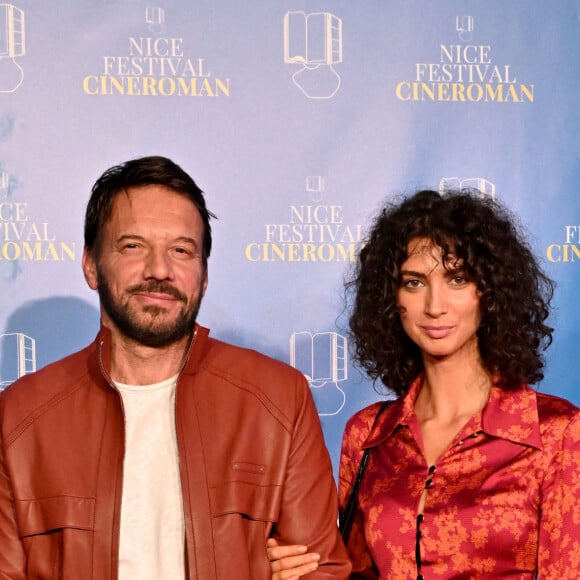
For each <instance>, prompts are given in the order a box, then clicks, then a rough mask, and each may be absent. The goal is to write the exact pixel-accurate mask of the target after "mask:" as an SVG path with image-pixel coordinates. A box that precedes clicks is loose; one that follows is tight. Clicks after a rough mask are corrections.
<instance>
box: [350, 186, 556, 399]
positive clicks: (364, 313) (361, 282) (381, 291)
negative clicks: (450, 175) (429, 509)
mask: <svg viewBox="0 0 580 580" xmlns="http://www.w3.org/2000/svg"><path fill="white" fill-rule="evenodd" d="M419 237H420V238H427V239H429V240H430V241H431V242H432V243H433V244H434V245H435V246H436V247H439V248H441V251H442V261H443V264H444V265H445V267H446V268H449V269H453V264H455V263H456V261H457V260H461V261H462V263H463V266H462V267H463V272H464V274H465V276H466V277H467V279H468V280H471V281H473V282H474V283H475V284H476V286H477V288H478V290H479V292H480V294H481V297H480V304H479V306H480V310H481V323H480V326H479V329H478V330H477V337H478V345H479V352H480V355H481V358H482V362H483V365H484V366H485V368H486V370H487V371H488V372H490V373H491V374H493V375H496V376H498V377H499V378H500V380H501V386H502V387H503V388H505V389H509V388H514V387H515V386H517V385H518V384H520V383H536V382H538V381H540V380H541V379H542V378H543V372H542V369H543V367H544V360H543V356H542V354H541V353H542V351H543V350H545V349H546V348H547V347H548V346H549V345H550V343H551V342H552V331H553V329H552V328H551V327H550V326H547V325H546V319H547V318H548V314H549V309H550V301H551V299H552V296H553V293H554V283H553V282H552V280H550V278H548V276H546V274H545V273H544V272H543V271H542V269H541V267H540V265H539V264H538V261H537V260H536V258H535V257H534V255H533V253H532V252H531V250H530V249H529V247H528V245H527V243H526V241H525V240H524V237H523V236H522V234H521V233H520V232H519V231H518V226H517V225H516V220H515V219H513V218H512V217H511V215H510V213H509V212H508V210H507V209H506V208H505V207H503V206H502V205H500V204H499V203H498V202H496V201H494V200H492V199H491V198H490V197H489V196H487V197H482V196H481V194H480V193H479V192H475V191H466V190H461V191H449V192H445V194H443V195H441V194H439V193H437V192H435V191H429V190H424V191H419V192H417V193H415V194H414V195H412V196H410V197H408V198H406V199H404V200H403V201H402V202H400V203H389V204H388V205H387V206H386V207H385V208H383V209H382V211H381V212H380V213H379V215H378V216H377V217H376V218H375V220H374V222H373V224H372V228H371V231H370V234H369V235H368V238H367V239H366V241H365V245H364V246H363V248H362V250H361V252H360V254H359V258H358V261H357V263H356V264H355V267H354V272H353V275H352V277H351V279H350V280H349V281H347V284H346V291H347V295H350V296H351V297H352V299H353V310H352V313H351V316H350V333H351V339H352V341H353V343H354V359H355V361H356V362H357V363H359V364H360V366H361V367H362V368H363V369H364V370H365V371H366V372H367V374H368V375H369V377H370V378H371V379H373V381H374V382H375V383H376V381H377V380H380V381H381V382H382V383H383V384H384V385H385V386H386V387H387V388H388V389H390V390H392V391H393V392H394V393H396V394H397V395H402V394H404V393H406V391H407V390H408V388H409V385H410V383H411V382H412V381H413V379H415V378H416V377H417V376H418V375H419V374H420V373H421V372H422V371H423V360H422V357H421V352H420V350H419V348H418V347H417V346H416V345H415V343H413V342H412V341H411V340H410V339H409V337H408V336H407V334H406V333H405V331H404V330H403V326H402V324H401V321H400V318H399V310H398V305H397V291H398V290H399V288H400V285H401V282H402V280H401V271H400V268H401V265H402V264H403V262H404V261H405V260H406V259H407V257H408V256H407V245H408V243H409V241H410V240H412V239H413V238H419Z"/></svg>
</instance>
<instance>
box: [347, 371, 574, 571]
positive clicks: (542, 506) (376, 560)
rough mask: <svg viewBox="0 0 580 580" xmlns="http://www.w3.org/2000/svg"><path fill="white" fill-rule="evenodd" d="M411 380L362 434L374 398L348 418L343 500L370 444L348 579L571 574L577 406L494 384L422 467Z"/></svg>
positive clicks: (350, 544) (374, 407)
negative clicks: (471, 414)
mask: <svg viewBox="0 0 580 580" xmlns="http://www.w3.org/2000/svg"><path fill="white" fill-rule="evenodd" d="M419 386H420V383H419V381H416V382H415V383H414V384H413V385H412V386H411V388H410V390H409V392H408V393H407V395H405V396H404V397H403V398H401V399H399V400H398V401H395V402H394V403H393V404H391V405H390V406H388V407H387V409H386V410H385V411H384V412H383V413H382V415H381V416H380V417H379V419H378V421H377V423H376V425H375V427H374V428H373V429H372V433H369V431H370V430H371V427H372V424H373V421H374V419H375V415H376V414H377V411H378V409H379V407H380V403H375V404H374V405H371V406H370V407H367V408H366V409H363V410H362V411H359V412H358V413H357V414H355V415H354V416H353V417H352V418H351V419H350V420H349V421H348V423H347V425H346V429H345V433H344V438H343V444H342V454H341V461H340V476H339V498H340V505H341V508H344V506H345V504H346V501H347V496H348V493H349V490H350V488H351V486H352V483H353V481H354V479H355V477H356V472H357V470H358V465H359V463H360V459H361V457H362V453H363V449H364V448H367V447H370V448H372V452H371V456H370V460H369V463H368V466H367V470H366V473H365V476H364V478H363V481H362V484H361V487H360V492H359V511H358V512H357V514H356V516H355V521H354V524H353V528H352V532H351V536H350V540H349V542H348V551H349V554H350V557H351V560H352V562H353V575H352V576H351V578H375V579H376V578H381V579H383V580H385V579H396V580H404V579H411V578H412V579H415V578H419V579H421V578H424V579H425V580H432V579H445V580H449V579H465V580H467V579H470V578H474V579H475V578H477V579H486V578H509V579H516V578H519V579H532V578H536V574H538V577H539V578H540V579H541V580H552V579H559V580H560V579H562V580H569V579H572V578H580V410H579V409H578V408H576V407H575V406H574V405H572V404H571V403H569V402H568V401H566V400H564V399H560V398H558V397H553V396H550V395H545V394H540V393H537V392H536V391H534V390H532V389H531V388H529V387H527V386H521V387H520V388H519V389H517V390H514V391H504V390H502V389H500V388H498V387H493V388H492V390H491V394H490V398H489V401H488V403H487V405H486V406H485V408H484V409H483V411H481V412H480V413H478V414H476V415H475V416H474V417H472V419H471V420H470V421H469V422H468V423H467V424H466V425H465V427H464V428H463V429H462V430H461V432H460V433H459V434H458V435H457V437H456V438H455V440H454V441H453V442H452V444H451V445H450V446H449V448H448V449H447V450H446V451H445V452H444V453H443V454H442V455H441V456H440V457H439V459H438V460H437V463H436V464H435V465H427V463H426V462H425V459H424V456H423V453H422V440H421V433H420V429H419V424H418V421H417V417H416V415H415V412H414V410H413V405H414V401H415V398H416V396H417V394H418V391H419ZM425 490H426V491H425ZM424 492H425V493H426V501H425V505H424V510H423V514H422V515H418V513H417V508H418V504H419V500H420V498H421V495H422V494H423V493H424Z"/></svg>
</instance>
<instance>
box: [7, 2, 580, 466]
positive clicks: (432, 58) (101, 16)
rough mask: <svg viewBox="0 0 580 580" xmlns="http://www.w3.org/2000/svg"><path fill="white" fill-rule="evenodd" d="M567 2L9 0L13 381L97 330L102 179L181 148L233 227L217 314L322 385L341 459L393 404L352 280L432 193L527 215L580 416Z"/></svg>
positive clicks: (205, 313) (231, 336) (324, 412)
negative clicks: (368, 254) (346, 437)
mask: <svg viewBox="0 0 580 580" xmlns="http://www.w3.org/2000/svg"><path fill="white" fill-rule="evenodd" d="M556 4H557V5H556ZM556 4H555V3H554V2H553V0H532V1H525V2H524V1H522V0H487V1H486V2H473V1H470V0H440V1H438V2H433V1H432V0H405V1H404V2H403V1H395V0H374V1H373V0H360V1H357V2H352V0H246V1H243V0H152V1H151V2H149V1H142V0H74V1H71V0H50V1H44V0H15V1H14V2H1V3H0V292H1V294H0V296H1V306H0V381H1V385H0V388H5V387H6V386H7V385H9V384H10V383H12V382H13V381H14V380H16V379H17V378H18V377H19V376H22V375H23V374H26V373H30V372H33V371H34V370H35V369H39V368H41V367H42V366H44V365H46V364H48V363H50V362H52V361H54V360H56V359H58V358H60V357H62V356H64V355H66V354H68V353H70V352H73V351H75V350H78V349H80V348H81V347H83V346H84V345H86V344H87V343H88V342H90V341H91V340H92V339H93V337H94V335H95V333H96V331H97V327H98V318H99V315H98V301H97V297H96V295H95V294H94V293H92V292H91V291H90V290H89V289H88V288H87V287H86V285H85V282H84V280H83V277H82V274H81V267H80V261H81V255H82V222H83V215H84V209H85V204H86V202H87V200H88V196H89V191H90V188H91V186H92V184H93V183H94V181H95V179H96V178H97V177H98V176H99V175H100V174H101V173H102V172H103V171H104V170H105V169H107V168H108V167H110V166H112V165H115V164H117V163H120V162H123V161H126V160H128V159H131V158H135V157H140V156H143V155H153V154H160V155H165V156H168V157H170V158H172V159H173V160H174V161H176V162H177V163H179V164H180V165H181V166H182V167H183V168H184V169H185V170H186V171H188V172H189V173H190V174H191V175H192V176H193V177H194V179H195V180H196V181H197V183H198V184H199V185H200V187H201V188H202V189H203V190H204V191H205V192H206V196H207V202H208V205H209V208H210V209H211V210H212V211H213V212H214V213H215V214H217V216H218V218H219V219H218V220H217V221H216V222H215V223H214V226H213V227H214V238H215V250H214V252H213V255H212V257H211V258H210V262H209V278H210V283H209V288H208V292H207V295H206V298H205V300H204V304H203V306H202V310H201V314H200V317H199V321H200V322H201V323H202V324H203V325H206V326H209V327H210V328H211V329H212V334H213V335H214V336H216V337H218V338H221V339H224V340H227V341H230V342H234V343H237V344H240V345H243V346H248V347H252V348H256V349H258V350H261V351H263V352H265V353H266V354H269V355H271V356H273V357H276V358H278V359H281V360H283V361H285V362H288V363H290V364H292V365H293V366H295V367H296V368H298V369H300V370H301V371H302V372H303V373H304V374H305V375H306V376H307V378H308V380H309V383H310V386H311V388H312V393H313V395H314V398H315V401H316V404H317V406H318V410H319V413H320V417H321V421H322V423H323V427H324V431H325V436H326V440H327V444H328V447H329V449H330V451H331V454H332V456H333V460H334V462H335V465H336V462H337V459H338V450H339V445H340V438H341V434H342V429H343V427H344V423H345V421H346V419H347V418H348V417H349V416H350V415H351V414H352V413H353V412H355V411H356V410H357V409H359V408H360V407H362V406H364V405H367V404H369V403H371V402H372V401H374V400H376V399H377V398H379V395H378V394H377V393H376V392H375V391H374V390H373V387H372V385H371V384H370V383H369V381H368V380H367V379H366V378H365V377H364V376H363V375H362V374H361V372H360V371H359V370H357V369H356V368H355V367H353V365H352V364H351V361H350V356H349V344H348V338H347V332H346V324H347V314H346V313H345V310H344V302H343V290H342V288H343V279H344V276H345V275H346V274H347V273H348V271H349V268H350V267H351V266H352V263H353V260H354V258H355V256H356V254H357V252H358V250H359V247H360V244H361V240H362V239H363V238H364V235H365V232H366V230H367V228H368V225H369V220H370V218H371V217H372V216H373V215H374V214H375V213H376V211H377V210H378V208H379V207H380V206H381V204H382V203H383V202H384V200H385V199H387V198H389V197H391V196H393V195H398V194H401V193H405V192H411V191H413V190H415V189H417V188H424V187H428V188H434V189H441V190H444V189H445V188H447V187H450V186H460V185H465V186H472V187H477V188H478V189H480V190H481V192H482V195H486V196H492V197H495V198H497V199H501V201H503V202H504V203H505V204H507V205H508V207H510V208H511V209H512V210H513V211H514V212H515V213H516V214H517V215H518V216H519V217H520V219H521V222H522V224H523V226H524V227H525V228H526V230H527V231H528V233H529V236H530V240H531V244H532V246H533V248H534V250H535V251H536V252H537V253H538V255H540V257H541V259H542V260H543V263H544V265H545V268H546V270H547V271H548V272H549V274H550V275H551V276H552V277H553V278H554V279H555V280H556V282H557V293H556V297H555V302H554V305H555V310H554V316H553V319H552V322H553V325H554V326H555V327H556V332H555V342H554V344H553V346H552V347H551V349H550V350H549V353H548V356H547V361H548V371H547V373H546V377H545V379H544V381H543V382H542V384H540V385H539V386H538V388H539V389H541V390H543V391H547V392H550V393H554V394H557V395H562V396H564V397H567V398H569V399H571V400H572V401H574V402H575V403H576V404H580V379H579V377H580V356H579V355H580V348H579V344H580V308H579V306H578V295H579V294H578V286H579V285H580V195H579V193H578V187H579V180H580V157H579V154H580V139H579V137H580V133H579V120H580V113H579V110H580V107H579V103H578V94H579V92H580V90H579V89H580V72H579V65H580V4H579V3H578V1H577V0H558V2H557V3H556ZM522 292H526V288H522Z"/></svg>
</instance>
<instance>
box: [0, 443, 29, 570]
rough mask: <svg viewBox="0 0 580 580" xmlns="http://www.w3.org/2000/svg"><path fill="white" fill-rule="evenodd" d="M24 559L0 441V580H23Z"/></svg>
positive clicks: (2, 446)
mask: <svg viewBox="0 0 580 580" xmlns="http://www.w3.org/2000/svg"><path fill="white" fill-rule="evenodd" d="M25 578H26V559H25V556H24V549H23V547H22V542H21V541H20V536H19V534H18V528H17V525H16V520H15V517H14V503H13V497H12V491H11V487H10V480H9V477H8V473H7V469H6V463H5V458H4V445H3V441H2V440H0V580H24V579H25Z"/></svg>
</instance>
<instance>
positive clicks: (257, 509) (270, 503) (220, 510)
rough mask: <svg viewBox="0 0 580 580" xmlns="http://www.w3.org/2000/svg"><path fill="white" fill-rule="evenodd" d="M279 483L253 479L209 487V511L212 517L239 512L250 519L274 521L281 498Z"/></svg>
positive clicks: (276, 517)
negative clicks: (261, 482)
mask: <svg viewBox="0 0 580 580" xmlns="http://www.w3.org/2000/svg"><path fill="white" fill-rule="evenodd" d="M281 493H282V490H281V487H280V486H279V485H268V484H267V483H266V482H263V484H261V485H260V484H259V483H256V482H255V481H244V480H237V481H228V482H224V483H222V484H221V485H219V486H216V487H213V488H210V501H211V513H212V516H213V517H214V518H217V517H221V516H224V515H228V514H240V515H241V516H243V517H246V518H249V519H251V520H257V521H263V522H275V521H276V520H277V519H278V512H279V506H280V498H281Z"/></svg>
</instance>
